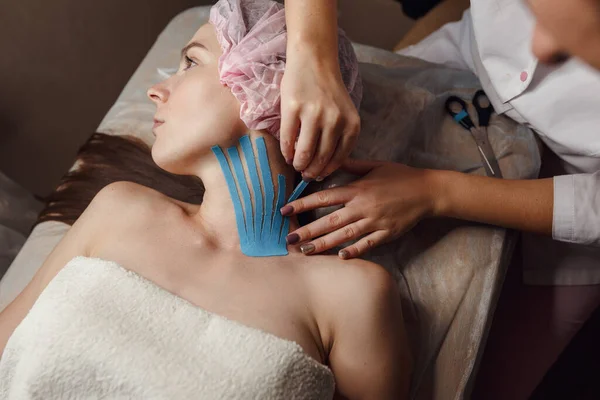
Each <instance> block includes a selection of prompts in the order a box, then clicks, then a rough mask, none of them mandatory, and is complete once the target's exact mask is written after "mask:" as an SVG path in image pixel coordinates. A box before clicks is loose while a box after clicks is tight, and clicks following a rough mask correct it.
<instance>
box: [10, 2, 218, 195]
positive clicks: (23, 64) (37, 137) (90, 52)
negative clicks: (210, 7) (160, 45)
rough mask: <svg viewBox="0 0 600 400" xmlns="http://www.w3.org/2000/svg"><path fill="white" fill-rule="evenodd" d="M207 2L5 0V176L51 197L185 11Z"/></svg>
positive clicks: (35, 191) (37, 192)
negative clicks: (150, 51) (80, 150)
mask: <svg viewBox="0 0 600 400" xmlns="http://www.w3.org/2000/svg"><path fill="white" fill-rule="evenodd" d="M210 3H211V2H210V1H200V0H99V1H93V0H51V1H45V0H0V10H1V11H0V170H2V171H4V172H5V173H6V174H7V175H8V176H10V177H11V178H13V179H14V180H15V181H17V182H18V183H20V184H21V185H23V186H25V187H26V188H27V189H29V190H31V191H33V192H34V193H36V194H41V195H43V194H47V193H48V192H49V191H50V190H51V189H52V188H53V186H54V185H55V183H56V181H57V180H58V179H59V178H60V176H61V175H62V174H63V173H64V172H65V171H66V170H67V169H68V168H69V167H70V165H71V163H72V160H73V156H74V154H75V153H76V151H77V149H78V148H79V146H80V145H81V144H83V142H84V141H85V140H86V139H87V138H88V137H89V136H90V135H91V133H93V131H94V130H95V129H96V127H97V126H98V124H99V123H100V121H101V120H102V117H103V116H104V115H105V114H106V112H107V111H108V109H109V108H110V106H111V105H112V103H113V102H114V101H115V100H116V98H117V96H118V95H119V93H120V92H121V89H122V88H123V86H124V85H125V84H126V83H127V81H128V80H129V77H130V76H131V74H132V73H133V72H134V71H135V69H136V67H137V66H138V65H139V63H140V62H141V60H142V58H143V57H144V55H145V54H146V52H147V51H148V49H149V48H150V46H151V45H152V44H153V43H154V41H155V39H156V36H157V35H158V34H159V33H160V32H161V30H162V29H163V28H164V27H165V25H166V24H167V22H168V21H169V20H170V19H171V18H173V17H174V16H175V15H176V14H177V13H178V12H180V11H182V10H185V9H187V8H189V7H192V6H195V5H201V4H210Z"/></svg>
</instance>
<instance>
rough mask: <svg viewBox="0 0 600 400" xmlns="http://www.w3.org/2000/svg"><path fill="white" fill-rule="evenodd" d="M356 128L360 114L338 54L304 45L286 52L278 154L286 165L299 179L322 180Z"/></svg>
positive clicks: (339, 159) (344, 154) (333, 167)
mask: <svg viewBox="0 0 600 400" xmlns="http://www.w3.org/2000/svg"><path fill="white" fill-rule="evenodd" d="M336 57H337V52H336ZM359 132H360V117H359V115H358V112H357V110H356V107H355V106H354V103H352V100H351V99H350V95H349V94H348V91H347V90H346V88H345V86H344V83H343V81H342V76H341V73H340V69H339V64H338V62H337V58H336V59H334V60H331V59H327V58H324V57H318V55H317V54H316V53H315V52H313V51H312V50H311V49H310V48H308V47H307V48H304V49H303V50H297V51H294V52H291V53H290V54H288V58H287V61H286V67H285V73H284V76H283V80H282V83H281V131H280V145H281V153H282V154H283V156H284V158H285V159H286V161H287V162H288V164H292V165H293V166H294V168H295V169H296V170H297V171H300V172H302V176H303V178H304V179H315V178H324V177H326V176H328V175H330V174H331V173H332V172H333V171H335V170H336V169H338V168H339V167H340V165H341V164H342V163H343V162H344V161H345V160H346V159H347V158H348V156H349V155H350V152H351V151H352V149H353V148H354V145H355V143H356V140H357V138H358V134H359ZM296 140H297V143H296ZM294 147H295V148H294Z"/></svg>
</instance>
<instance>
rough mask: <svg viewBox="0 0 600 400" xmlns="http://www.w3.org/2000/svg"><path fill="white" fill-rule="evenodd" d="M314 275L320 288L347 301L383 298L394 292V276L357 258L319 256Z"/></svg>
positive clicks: (380, 267) (378, 299)
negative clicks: (344, 258) (319, 283)
mask: <svg viewBox="0 0 600 400" xmlns="http://www.w3.org/2000/svg"><path fill="white" fill-rule="evenodd" d="M317 267H318V268H319V267H320V268H319V270H318V271H315V275H318V278H319V280H320V281H321V282H323V285H320V286H322V287H321V290H323V291H326V292H328V293H329V294H335V295H336V296H337V297H338V298H347V300H348V301H351V302H354V301H361V302H364V301H367V300H368V301H384V300H385V299H386V298H387V297H389V296H392V295H395V294H396V292H397V284H396V282H395V280H394V277H393V276H392V275H391V274H390V273H389V272H388V271H387V270H386V269H385V268H384V267H382V266H381V265H379V264H376V263H373V262H370V261H366V260H361V259H353V260H340V259H339V258H337V257H335V256H323V257H321V259H320V260H319V261H318V263H317Z"/></svg>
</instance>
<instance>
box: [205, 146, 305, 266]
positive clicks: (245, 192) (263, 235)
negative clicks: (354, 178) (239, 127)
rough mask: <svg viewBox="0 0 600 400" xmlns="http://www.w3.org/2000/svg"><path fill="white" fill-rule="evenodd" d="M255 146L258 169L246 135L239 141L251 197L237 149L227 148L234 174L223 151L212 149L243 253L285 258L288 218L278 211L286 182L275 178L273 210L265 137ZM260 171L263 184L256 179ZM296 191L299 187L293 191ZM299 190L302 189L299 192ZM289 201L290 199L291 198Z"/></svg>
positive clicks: (281, 178)
mask: <svg viewBox="0 0 600 400" xmlns="http://www.w3.org/2000/svg"><path fill="white" fill-rule="evenodd" d="M255 144H256V148H257V152H258V166H257V164H256V160H255V157H256V155H255V152H254V149H253V148H252V143H251V141H250V138H249V137H248V135H245V136H243V137H242V138H241V139H240V145H241V147H242V152H243V154H244V161H245V162H246V167H247V171H248V177H249V180H250V186H252V194H253V196H252V197H251V196H250V187H249V185H248V182H247V179H246V175H245V173H244V167H243V164H242V160H241V158H240V154H239V151H238V150H237V148H236V147H235V146H234V147H229V148H227V149H226V150H227V155H228V156H229V159H230V161H231V165H232V166H233V172H232V169H231V167H230V165H229V163H228V162H227V159H226V158H225V154H224V153H223V150H222V149H221V148H220V147H219V146H214V147H212V151H213V153H214V154H215V155H216V157H217V160H219V165H220V167H221V170H222V171H223V175H224V177H225V181H226V182H227V188H228V190H229V194H230V195H231V199H232V202H233V208H234V211H235V217H236V225H237V229H238V234H239V236H240V246H241V249H242V253H244V254H245V255H247V256H250V257H269V256H284V255H287V254H288V251H287V246H286V242H285V237H286V235H287V233H288V231H289V224H290V218H289V217H283V216H282V215H281V213H280V212H279V209H280V208H281V207H283V205H284V202H285V191H286V180H285V177H284V176H283V175H277V186H278V187H277V199H276V204H275V207H273V203H274V201H275V188H274V186H273V180H272V175H271V167H270V165H269V159H268V156H267V149H266V145H265V141H264V138H258V139H257V140H256V142H255ZM259 172H260V178H262V185H261V179H259V176H258V174H259ZM234 174H235V179H234ZM236 181H237V185H236ZM304 187H306V186H304ZM238 188H239V191H238ZM261 188H262V190H261ZM297 190H298V188H296V191H297ZM302 190H303V188H302V189H301V190H300V192H301V191H302ZM296 191H294V193H295V192H296ZM240 195H241V199H240ZM293 195H294V194H292V196H293ZM298 195H299V193H298ZM290 198H292V197H291V196H290ZM290 201H291V200H290Z"/></svg>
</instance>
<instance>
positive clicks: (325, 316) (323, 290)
mask: <svg viewBox="0 0 600 400" xmlns="http://www.w3.org/2000/svg"><path fill="white" fill-rule="evenodd" d="M311 258H314V259H315V260H314V261H316V262H313V267H314V268H308V269H309V270H310V271H308V276H309V280H310V283H311V285H310V287H311V297H312V298H313V299H314V304H316V305H318V308H317V309H316V310H315V315H316V316H317V322H318V324H319V327H320V328H322V332H323V334H324V335H326V336H327V338H323V339H325V340H326V341H330V342H331V341H332V340H333V337H334V336H335V330H336V329H335V328H336V326H338V327H339V326H340V325H346V326H349V325H352V324H353V322H352V321H355V322H358V321H363V322H365V323H366V322H367V321H371V322H373V321H374V320H378V319H380V322H383V323H384V324H385V321H383V320H382V319H383V318H387V316H389V315H397V313H400V315H401V308H400V301H401V297H400V290H399V287H398V284H397V282H396V281H395V279H394V277H393V276H392V275H391V274H390V273H389V272H388V271H387V270H386V269H385V268H384V267H382V266H381V265H378V264H375V263H373V262H370V261H365V260H360V259H354V260H340V259H339V258H337V257H335V256H322V257H319V259H318V260H316V258H317V257H311ZM338 332H339V330H338Z"/></svg>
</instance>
